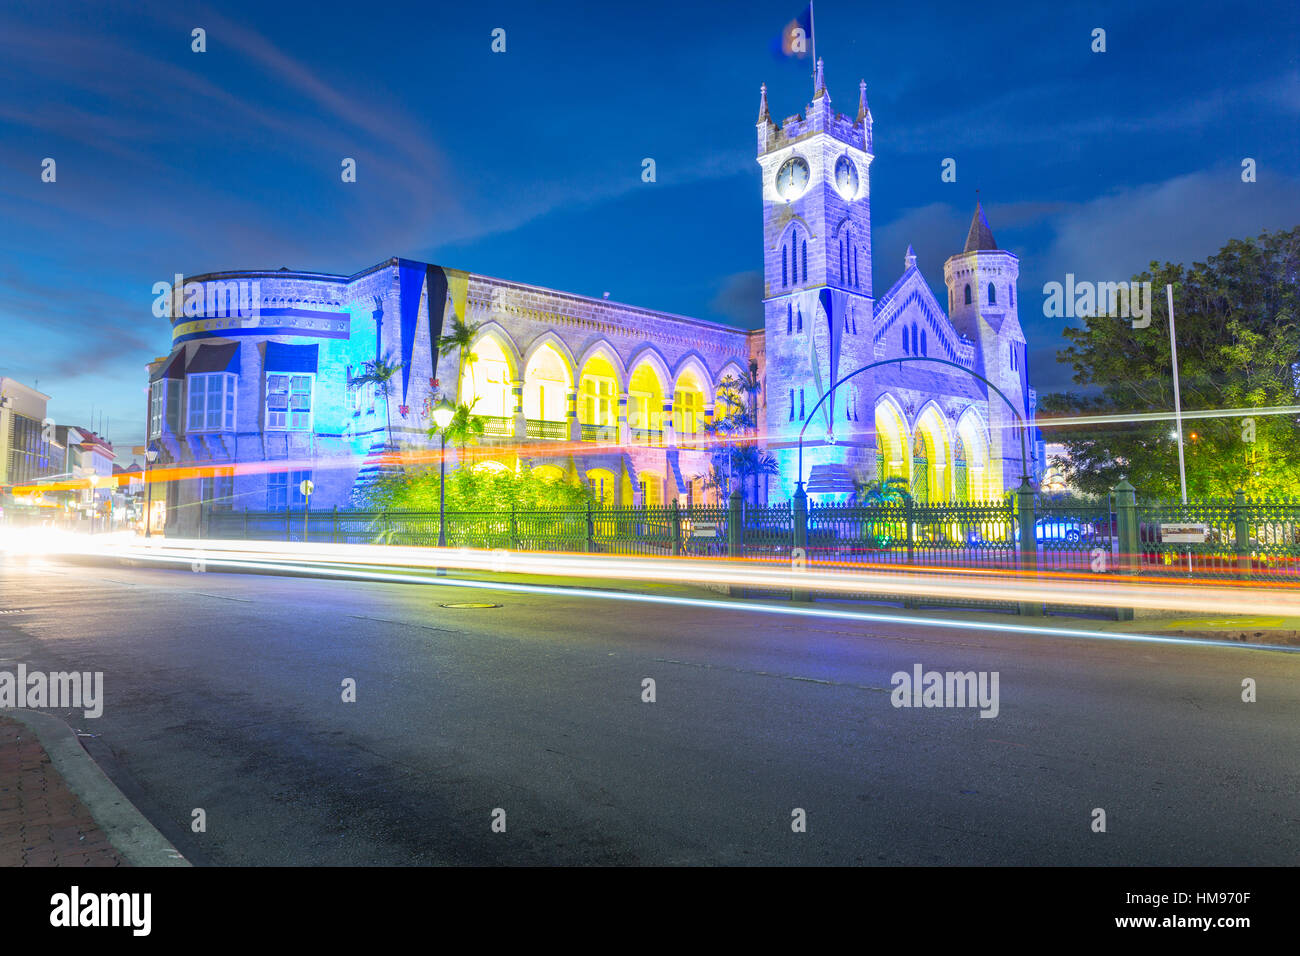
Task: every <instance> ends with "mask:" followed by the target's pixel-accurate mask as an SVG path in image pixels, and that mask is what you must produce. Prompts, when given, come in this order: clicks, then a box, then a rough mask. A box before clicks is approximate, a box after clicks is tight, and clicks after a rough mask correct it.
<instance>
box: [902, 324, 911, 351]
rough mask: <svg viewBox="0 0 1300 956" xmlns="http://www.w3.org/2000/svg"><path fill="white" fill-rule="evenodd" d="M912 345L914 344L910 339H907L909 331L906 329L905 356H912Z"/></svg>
mask: <svg viewBox="0 0 1300 956" xmlns="http://www.w3.org/2000/svg"><path fill="white" fill-rule="evenodd" d="M911 344H912V340H911V339H909V338H908V337H907V329H906V328H904V329H903V354H904V355H910V354H911V352H912V350H911V348H910V346H911Z"/></svg>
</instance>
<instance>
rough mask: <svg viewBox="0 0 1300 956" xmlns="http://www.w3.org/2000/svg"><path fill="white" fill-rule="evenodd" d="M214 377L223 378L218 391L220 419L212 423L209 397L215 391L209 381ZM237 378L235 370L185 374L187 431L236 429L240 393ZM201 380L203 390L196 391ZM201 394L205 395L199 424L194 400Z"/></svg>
mask: <svg viewBox="0 0 1300 956" xmlns="http://www.w3.org/2000/svg"><path fill="white" fill-rule="evenodd" d="M213 378H219V379H221V380H222V384H221V389H220V391H218V392H217V393H216V394H217V396H218V399H219V401H220V406H219V408H218V409H217V411H218V416H219V418H220V421H219V422H217V424H215V425H214V424H211V423H210V422H211V417H212V411H213V410H212V409H211V408H209V399H210V398H211V397H212V394H213V393H212V392H211V390H210V389H209V388H208V387H207V386H208V381H209V380H210V379H213ZM237 380H238V376H237V375H235V374H234V373H233V372H198V373H196V374H194V375H187V376H185V430H186V431H187V432H232V431H234V430H235V411H236V402H237V401H238V393H239V390H238V381H237ZM200 381H201V382H202V383H203V391H202V392H201V393H196V392H195V390H194V387H195V385H196V384H197V383H198V382H200ZM200 394H201V395H202V397H203V406H202V409H201V418H200V421H199V424H197V425H196V424H194V413H195V406H194V400H195V399H196V398H198V397H199V395H200ZM227 399H229V401H227Z"/></svg>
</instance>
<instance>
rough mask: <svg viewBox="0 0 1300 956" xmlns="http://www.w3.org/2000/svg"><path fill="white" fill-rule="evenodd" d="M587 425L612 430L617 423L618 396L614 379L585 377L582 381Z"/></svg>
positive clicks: (601, 376)
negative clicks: (616, 405)
mask: <svg viewBox="0 0 1300 956" xmlns="http://www.w3.org/2000/svg"><path fill="white" fill-rule="evenodd" d="M580 387H581V390H582V402H583V406H584V408H585V409H586V415H585V416H584V417H585V418H586V424H588V425H595V426H599V427H602V428H611V427H613V426H614V424H615V423H616V417H617V416H616V414H615V411H614V406H615V401H616V399H617V395H616V394H615V388H614V379H612V378H610V377H609V376H608V375H584V376H582V381H581V386H580Z"/></svg>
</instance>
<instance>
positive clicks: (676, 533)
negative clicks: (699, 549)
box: [672, 498, 682, 558]
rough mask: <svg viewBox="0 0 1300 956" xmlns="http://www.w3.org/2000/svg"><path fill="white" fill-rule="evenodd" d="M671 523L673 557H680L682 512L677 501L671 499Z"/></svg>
mask: <svg viewBox="0 0 1300 956" xmlns="http://www.w3.org/2000/svg"><path fill="white" fill-rule="evenodd" d="M672 522H673V557H675V558H680V557H681V556H682V511H681V508H679V507H678V505H677V499H676V498H674V499H673V507H672Z"/></svg>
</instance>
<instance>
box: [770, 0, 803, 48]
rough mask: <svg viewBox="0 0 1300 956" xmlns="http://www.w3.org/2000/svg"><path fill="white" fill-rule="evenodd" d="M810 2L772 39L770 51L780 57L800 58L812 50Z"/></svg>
mask: <svg viewBox="0 0 1300 956" xmlns="http://www.w3.org/2000/svg"><path fill="white" fill-rule="evenodd" d="M812 19H813V16H812V4H811V3H809V4H808V6H806V7H804V9H803V11H802V12H801V13H800V14H799V15H798V16H797V17H795V18H794V19H793V20H791V21H790V22H789V23H787V24H786V25H785V29H783V30H782V31H781V35H780V36H779V37H777V38H776V39H775V40H773V41H772V53H773V55H774V56H776V57H778V58H780V57H785V58H789V57H797V58H798V59H800V60H802V59H803V58H804V57H806V56H808V54H809V53H811V52H812V29H813V24H812Z"/></svg>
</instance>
